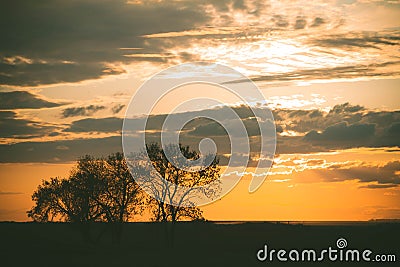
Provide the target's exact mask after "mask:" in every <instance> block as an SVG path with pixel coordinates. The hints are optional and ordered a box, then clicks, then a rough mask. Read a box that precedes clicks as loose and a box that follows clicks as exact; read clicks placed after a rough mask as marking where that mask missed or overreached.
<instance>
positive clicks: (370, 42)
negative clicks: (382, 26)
mask: <svg viewBox="0 0 400 267" xmlns="http://www.w3.org/2000/svg"><path fill="white" fill-rule="evenodd" d="M399 36H400V32H393V33H391V35H388V34H387V35H379V34H376V33H374V34H371V33H361V34H347V35H331V36H328V37H324V38H323V39H317V40H313V41H312V42H313V44H314V45H318V46H322V47H335V48H337V47H344V48H376V49H379V45H390V46H396V45H399V44H400V43H399Z"/></svg>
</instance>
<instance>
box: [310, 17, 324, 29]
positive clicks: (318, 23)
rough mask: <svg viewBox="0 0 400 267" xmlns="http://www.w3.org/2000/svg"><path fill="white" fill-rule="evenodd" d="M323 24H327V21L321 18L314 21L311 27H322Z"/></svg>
mask: <svg viewBox="0 0 400 267" xmlns="http://www.w3.org/2000/svg"><path fill="white" fill-rule="evenodd" d="M322 24H325V20H324V19H323V18H320V17H316V18H314V20H313V23H312V24H311V27H318V26H321V25H322Z"/></svg>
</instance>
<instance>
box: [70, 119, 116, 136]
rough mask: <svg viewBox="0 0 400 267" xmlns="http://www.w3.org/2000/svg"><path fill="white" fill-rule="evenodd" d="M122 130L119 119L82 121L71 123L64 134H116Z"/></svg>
mask: <svg viewBox="0 0 400 267" xmlns="http://www.w3.org/2000/svg"><path fill="white" fill-rule="evenodd" d="M121 130H122V119H121V118H115V117H111V118H102V119H91V118H89V119H83V120H78V121H74V122H72V124H71V125H70V126H69V127H68V128H67V129H65V130H64V131H65V132H75V133H82V132H118V131H121Z"/></svg>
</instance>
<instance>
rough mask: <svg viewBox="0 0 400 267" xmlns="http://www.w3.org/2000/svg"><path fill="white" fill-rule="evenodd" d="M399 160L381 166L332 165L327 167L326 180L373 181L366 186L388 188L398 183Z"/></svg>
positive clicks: (399, 177)
mask: <svg viewBox="0 0 400 267" xmlns="http://www.w3.org/2000/svg"><path fill="white" fill-rule="evenodd" d="M399 171H400V161H391V162H388V163H386V164H385V165H383V166H371V165H367V164H361V165H359V166H350V167H348V166H346V165H343V166H334V167H331V168H328V170H327V172H328V174H327V176H325V177H326V178H325V179H327V181H345V180H355V179H356V180H358V181H359V182H360V183H373V182H376V183H377V185H366V187H367V188H371V189H372V188H388V187H395V186H398V185H399V184H400V174H399Z"/></svg>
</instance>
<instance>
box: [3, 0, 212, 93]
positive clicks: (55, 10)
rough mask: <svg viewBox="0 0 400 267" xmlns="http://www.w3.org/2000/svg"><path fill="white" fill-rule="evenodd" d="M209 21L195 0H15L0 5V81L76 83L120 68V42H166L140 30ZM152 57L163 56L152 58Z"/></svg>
mask: <svg viewBox="0 0 400 267" xmlns="http://www.w3.org/2000/svg"><path fill="white" fill-rule="evenodd" d="M207 20H208V18H207V15H206V14H205V12H203V10H202V9H201V8H199V3H190V2H185V3H178V2H175V1H160V2H152V3H151V4H143V5H132V4H127V1H123V0H101V1H98V0H85V1H63V0H55V1H54V0H43V1H28V2H27V1H24V0H15V1H7V2H2V4H1V8H0V24H1V25H3V26H2V27H1V30H0V35H1V37H2V42H1V43H0V51H1V53H0V84H7V85H20V86H29V85H40V84H50V83H60V82H76V81H81V80H85V79H90V78H98V77H101V76H104V75H110V74H119V73H123V72H124V70H123V69H122V68H120V67H119V66H118V65H119V63H121V62H122V63H129V62H132V61H134V60H136V61H137V60H152V59H149V58H129V57H125V56H124V55H126V54H127V53H128V52H129V51H127V50H121V49H120V48H124V47H134V48H141V50H140V53H161V54H162V53H163V51H164V49H165V47H168V45H171V44H168V42H161V41H159V40H152V41H149V40H146V39H145V38H143V37H142V36H143V35H146V34H154V33H161V32H171V31H182V30H188V29H192V28H194V27H196V26H198V25H200V24H204V23H205V22H206V21H207ZM153 60H158V61H165V59H163V58H162V57H161V58H155V59H153Z"/></svg>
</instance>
